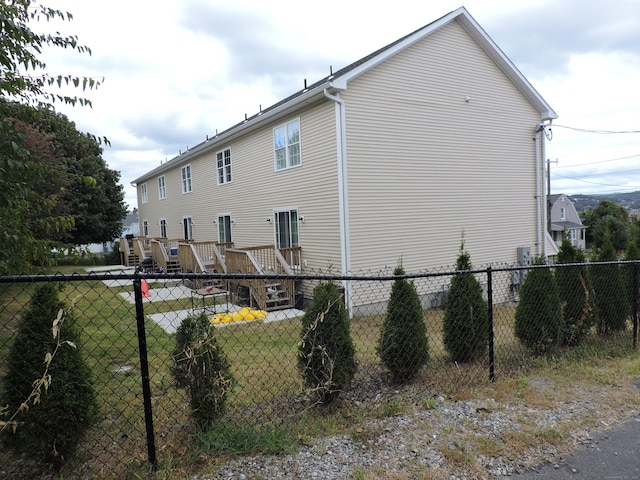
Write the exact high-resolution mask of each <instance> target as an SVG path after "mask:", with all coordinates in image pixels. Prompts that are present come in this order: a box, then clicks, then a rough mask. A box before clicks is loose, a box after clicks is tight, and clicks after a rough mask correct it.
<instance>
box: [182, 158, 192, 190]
mask: <svg viewBox="0 0 640 480" xmlns="http://www.w3.org/2000/svg"><path fill="white" fill-rule="evenodd" d="M190 192H191V165H185V166H184V167H182V193H190Z"/></svg>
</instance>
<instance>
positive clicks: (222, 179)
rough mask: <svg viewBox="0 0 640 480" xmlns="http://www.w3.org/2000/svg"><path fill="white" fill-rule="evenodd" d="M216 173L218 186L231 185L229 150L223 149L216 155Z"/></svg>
mask: <svg viewBox="0 0 640 480" xmlns="http://www.w3.org/2000/svg"><path fill="white" fill-rule="evenodd" d="M216 171H217V176H218V185H224V184H225V183H231V178H232V177H231V148H225V149H224V150H220V151H219V152H217V153H216Z"/></svg>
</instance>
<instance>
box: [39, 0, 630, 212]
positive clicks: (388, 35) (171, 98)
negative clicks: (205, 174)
mask: <svg viewBox="0 0 640 480" xmlns="http://www.w3.org/2000/svg"><path fill="white" fill-rule="evenodd" d="M54 3H55V5H52V6H55V8H60V9H62V10H65V11H69V12H71V13H73V15H74V20H73V21H72V22H71V23H66V22H65V23H60V22H57V23H55V24H52V25H49V26H47V28H51V29H58V30H60V31H61V32H62V33H65V34H77V35H78V37H79V41H80V43H82V44H86V45H89V46H90V47H91V48H92V50H93V54H92V55H91V56H88V55H78V54H76V53H75V52H71V51H62V52H49V53H48V54H47V57H46V60H47V63H48V67H49V68H50V69H51V73H56V74H58V73H65V74H67V73H69V74H75V75H89V76H92V77H95V78H102V77H105V81H104V83H103V85H102V86H101V87H100V88H99V89H98V90H97V91H95V92H88V93H87V96H88V97H89V98H90V99H91V100H92V101H93V104H94V107H93V108H92V109H86V108H78V107H76V108H68V107H61V110H62V111H63V112H64V113H66V114H67V115H68V116H69V118H70V119H72V120H73V121H75V122H76V124H77V126H78V128H79V129H81V130H83V131H90V132H91V133H93V134H95V135H98V136H106V137H108V138H109V140H110V141H111V143H112V146H111V147H105V152H104V155H103V156H104V158H105V160H106V161H107V163H108V164H109V165H110V166H111V168H115V169H118V170H121V172H122V182H123V184H124V185H125V188H126V201H127V202H128V203H129V204H130V205H131V206H135V205H136V198H135V190H134V189H133V188H132V187H130V185H129V183H130V182H131V181H132V180H134V179H135V178H137V177H138V176H140V175H141V174H142V173H145V172H147V171H149V170H150V169H152V168H155V167H156V166H158V165H159V164H160V162H163V161H165V160H166V159H170V158H172V157H174V156H175V155H177V154H178V152H179V150H185V149H186V148H187V147H191V146H194V145H196V144H198V143H200V142H201V141H203V140H204V139H205V137H206V135H211V134H214V133H215V131H216V129H217V130H219V131H222V130H225V129H227V128H229V127H230V126H232V125H234V124H236V123H238V122H240V121H242V119H243V118H244V115H245V114H248V115H251V114H253V113H256V112H257V111H258V109H259V108H260V106H262V108H266V107H268V106H270V105H271V104H273V103H275V102H277V101H279V100H281V99H282V98H285V97H286V96H288V95H289V94H291V93H294V92H295V91H297V90H299V89H300V88H302V85H303V81H304V79H307V80H308V82H309V83H313V82H314V81H316V80H318V79H320V78H321V77H323V76H325V75H326V74H327V73H328V72H329V67H330V66H331V67H332V68H333V70H334V71H336V70H337V69H339V68H341V67H344V66H346V65H348V64H350V63H351V62H354V61H356V60H358V59H359V58H361V57H363V56H365V55H368V54H369V53H371V52H373V51H375V50H377V49H378V48H380V47H383V46H384V45H386V44H388V43H390V42H392V41H394V40H396V39H398V38H400V37H402V36H404V35H406V34H408V33H410V32H412V31H414V30H416V29H418V28H420V27H422V26H424V25H426V24H428V23H430V22H432V21H434V20H436V19H438V18H439V17H440V16H442V15H444V14H446V13H448V12H449V11H452V10H454V9H456V8H458V7H459V6H460V3H459V0H456V1H452V0H443V1H441V2H437V5H436V6H434V5H433V3H434V2H415V1H414V0H396V1H395V2H393V3H392V4H389V3H388V2H387V3H375V2H374V3H369V4H366V5H363V4H362V3H361V2H360V1H357V0H342V1H341V2H340V4H339V6H338V7H336V6H334V5H328V4H322V3H301V2H298V1H293V0H273V1H271V2H264V1H258V0H236V1H234V2H232V3H229V2H226V1H221V0H181V1H180V2H173V1H169V0H153V1H152V0H135V1H130V0H128V1H124V0H109V1H107V0H92V1H86V0H82V1H81V0H58V1H56V2H54ZM465 6H466V7H467V8H468V10H469V11H470V13H471V14H472V15H473V16H474V17H475V18H476V20H477V21H478V22H479V23H480V25H481V26H482V27H483V28H484V29H485V30H486V31H487V33H488V34H489V35H490V36H491V37H492V38H493V39H494V40H495V41H496V43H497V44H498V45H499V46H500V47H501V48H502V49H503V50H504V51H505V53H506V54H507V56H509V58H510V59H511V60H512V61H513V62H514V63H515V64H516V66H517V67H518V68H519V69H520V70H521V71H522V72H523V74H524V75H525V76H527V77H528V79H529V80H530V81H531V83H532V84H533V85H534V87H535V88H536V89H537V90H538V91H539V92H540V94H541V95H542V96H543V97H544V98H545V99H546V100H547V101H548V102H549V103H550V105H551V106H552V107H553V108H554V109H555V110H556V112H558V114H559V115H560V118H559V119H558V120H557V121H556V123H557V124H559V125H567V126H571V127H580V128H585V129H603V130H640V125H639V124H638V123H637V120H636V119H637V118H638V115H637V113H638V111H639V110H640V100H639V97H640V96H638V95H637V94H636V93H635V92H636V91H637V85H639V84H640V56H639V54H638V51H637V45H638V42H639V41H640V20H638V18H639V17H638V15H637V11H639V7H640V1H639V0H622V1H619V2H615V4H613V3H611V2H609V3H604V4H598V3H595V2H588V3H585V2H583V1H582V0H565V1H563V2H551V1H542V2H536V3H528V4H522V3H521V2H513V1H512V0H467V1H466V2H465ZM43 28H45V25H43ZM76 93H77V92H76ZM639 153H640V135H635V136H634V135H626V136H622V135H608V136H605V135H594V134H587V133H578V132H576V131H574V130H569V129H562V128H554V139H553V141H551V142H549V143H548V158H551V159H555V158H558V160H559V164H558V166H557V167H556V166H553V165H552V172H557V173H558V174H562V175H564V176H565V177H576V176H579V175H583V176H584V175H588V174H595V173H603V172H616V171H618V172H620V171H624V172H626V173H623V174H615V173H612V174H611V175H602V176H598V177H585V178H582V179H581V181H568V180H567V179H564V178H561V177H557V176H552V190H553V191H554V192H560V191H565V190H566V193H574V192H578V191H582V192H594V191H598V190H609V191H611V190H615V189H616V188H615V187H605V186H604V185H597V183H602V184H605V185H616V187H618V190H620V189H621V188H622V187H626V188H632V187H633V186H639V187H640V175H636V174H634V172H629V170H633V168H632V167H633V164H634V163H637V160H638V158H637V157H636V158H631V159H628V160H625V161H623V160H616V161H611V162H601V163H596V164H593V162H600V161H602V160H607V159H613V158H618V157H625V156H630V155H634V154H639ZM589 164H592V165H589ZM578 165H580V166H578ZM587 182H591V183H587Z"/></svg>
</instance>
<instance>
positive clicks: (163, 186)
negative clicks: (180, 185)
mask: <svg viewBox="0 0 640 480" xmlns="http://www.w3.org/2000/svg"><path fill="white" fill-rule="evenodd" d="M158 198H159V199H160V200H164V199H165V198H167V180H166V178H165V177H164V175H161V176H159V177H158Z"/></svg>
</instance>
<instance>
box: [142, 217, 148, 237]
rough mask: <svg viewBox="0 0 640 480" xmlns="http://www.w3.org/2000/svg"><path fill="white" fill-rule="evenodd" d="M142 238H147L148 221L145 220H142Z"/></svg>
mask: <svg viewBox="0 0 640 480" xmlns="http://www.w3.org/2000/svg"><path fill="white" fill-rule="evenodd" d="M142 236H143V237H148V236H149V220H147V219H146V218H145V219H144V220H142Z"/></svg>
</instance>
